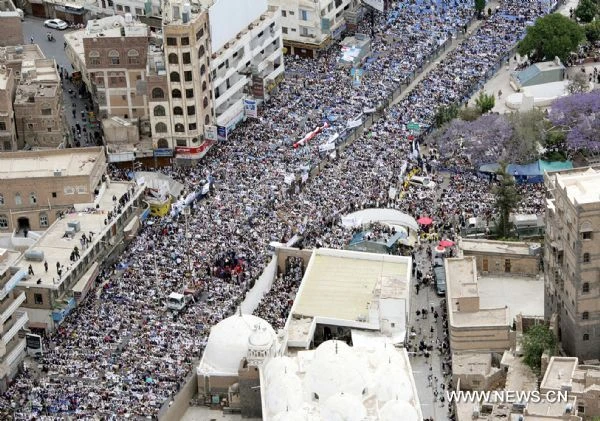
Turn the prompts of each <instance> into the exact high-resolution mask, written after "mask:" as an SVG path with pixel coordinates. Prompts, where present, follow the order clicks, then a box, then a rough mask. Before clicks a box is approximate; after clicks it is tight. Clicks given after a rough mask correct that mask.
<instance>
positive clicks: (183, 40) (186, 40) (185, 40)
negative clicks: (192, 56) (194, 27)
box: [181, 37, 190, 45]
mask: <svg viewBox="0 0 600 421" xmlns="http://www.w3.org/2000/svg"><path fill="white" fill-rule="evenodd" d="M181 45H190V39H189V38H188V37H181Z"/></svg>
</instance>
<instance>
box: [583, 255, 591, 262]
mask: <svg viewBox="0 0 600 421" xmlns="http://www.w3.org/2000/svg"><path fill="white" fill-rule="evenodd" d="M583 263H590V254H589V253H583Z"/></svg>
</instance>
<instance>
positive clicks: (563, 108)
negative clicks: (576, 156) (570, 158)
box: [548, 90, 600, 153]
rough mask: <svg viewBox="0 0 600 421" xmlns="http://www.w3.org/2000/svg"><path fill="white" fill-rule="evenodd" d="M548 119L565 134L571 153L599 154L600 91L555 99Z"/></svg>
mask: <svg viewBox="0 0 600 421" xmlns="http://www.w3.org/2000/svg"><path fill="white" fill-rule="evenodd" d="M548 118H549V120H550V122H551V123H552V124H553V125H554V126H555V127H558V128H560V129H561V130H563V131H564V132H565V133H566V134H567V148H569V149H570V150H571V151H582V152H588V153H600V90H595V91H592V92H588V93H582V94H575V95H570V96H566V97H562V98H559V99H557V100H556V101H554V103H553V104H552V107H551V110H550V113H549V115H548Z"/></svg>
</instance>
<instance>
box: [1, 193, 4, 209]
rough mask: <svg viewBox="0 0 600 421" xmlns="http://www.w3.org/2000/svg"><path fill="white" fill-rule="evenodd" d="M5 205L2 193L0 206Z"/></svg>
mask: <svg viewBox="0 0 600 421" xmlns="http://www.w3.org/2000/svg"><path fill="white" fill-rule="evenodd" d="M2 205H4V195H3V194H1V193H0V206H2Z"/></svg>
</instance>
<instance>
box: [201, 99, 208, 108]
mask: <svg viewBox="0 0 600 421" xmlns="http://www.w3.org/2000/svg"><path fill="white" fill-rule="evenodd" d="M202 105H204V108H206V107H208V98H207V97H204V100H203V101H202Z"/></svg>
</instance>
